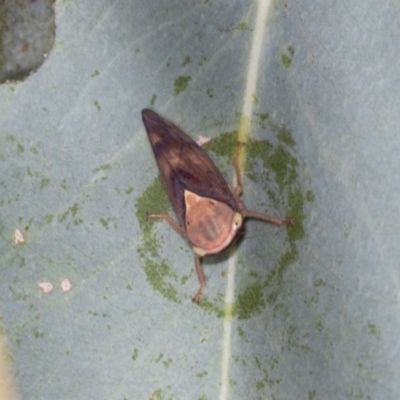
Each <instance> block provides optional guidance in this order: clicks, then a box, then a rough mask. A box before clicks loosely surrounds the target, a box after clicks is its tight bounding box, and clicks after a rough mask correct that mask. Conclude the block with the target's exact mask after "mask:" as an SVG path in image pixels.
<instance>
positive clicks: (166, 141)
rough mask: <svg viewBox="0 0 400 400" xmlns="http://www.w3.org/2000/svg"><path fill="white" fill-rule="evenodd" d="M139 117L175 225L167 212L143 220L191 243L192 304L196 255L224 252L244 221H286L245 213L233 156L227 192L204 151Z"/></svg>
mask: <svg viewBox="0 0 400 400" xmlns="http://www.w3.org/2000/svg"><path fill="white" fill-rule="evenodd" d="M142 118H143V123H144V125H145V127H146V131H147V134H148V137H149V140H150V143H151V146H152V148H153V152H154V156H155V158H156V161H157V164H158V168H159V170H160V173H161V177H162V180H163V182H164V185H165V188H166V190H167V193H168V196H169V198H170V201H171V203H172V207H173V209H174V211H175V214H176V216H177V217H178V220H179V222H180V226H179V225H178V224H176V223H175V222H174V220H173V219H172V218H171V217H170V216H169V215H167V214H149V217H150V218H164V219H165V220H166V221H167V222H168V223H169V224H170V225H171V226H172V227H173V228H174V229H175V230H176V231H177V232H178V233H180V234H181V235H182V236H184V237H186V238H187V239H188V241H189V242H190V243H191V245H192V248H193V250H194V252H195V261H196V271H197V274H198V277H199V280H200V288H199V290H198V292H197V294H196V295H195V297H194V298H193V300H194V301H196V302H198V301H199V298H200V295H201V293H202V291H203V289H204V287H205V278H204V273H203V271H202V269H201V265H200V257H203V256H206V255H211V254H216V253H219V252H221V251H222V250H224V249H225V248H227V247H228V246H229V245H230V244H231V243H232V242H233V241H234V239H235V237H236V236H237V233H238V232H239V231H240V228H241V227H242V225H243V220H244V218H245V217H248V216H252V217H255V218H259V219H263V220H266V221H269V222H273V223H275V224H278V225H282V224H284V223H286V222H287V221H286V220H281V219H279V218H274V217H270V216H268V215H265V214H260V213H257V212H253V211H249V210H246V208H245V206H244V204H243V202H242V201H241V200H240V199H239V195H240V193H241V176H240V170H239V168H238V165H237V158H235V161H234V166H235V170H236V174H237V179H238V186H237V187H236V188H235V189H234V190H233V191H232V190H231V189H230V187H229V185H228V184H227V182H226V180H225V179H224V177H223V176H222V174H221V173H220V171H219V170H218V168H217V167H216V166H215V164H214V163H213V161H212V160H211V159H210V158H209V156H208V155H207V154H206V153H205V151H204V150H203V149H202V148H201V147H200V146H198V145H197V143H196V142H195V141H194V140H193V139H191V138H190V137H189V136H188V135H187V134H186V133H184V132H183V131H182V130H181V129H180V128H178V127H177V126H176V125H174V124H173V123H172V122H170V121H168V120H167V119H165V118H163V117H161V116H160V115H158V114H157V113H156V112H154V111H152V110H149V109H144V110H143V111H142ZM239 146H241V145H239ZM239 149H240V147H239Z"/></svg>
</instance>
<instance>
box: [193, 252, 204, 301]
mask: <svg viewBox="0 0 400 400" xmlns="http://www.w3.org/2000/svg"><path fill="white" fill-rule="evenodd" d="M194 262H195V265H196V272H197V277H198V278H199V282H200V287H199V290H198V291H197V293H196V294H195V295H194V297H193V298H192V301H193V302H194V303H200V296H201V294H202V293H203V290H204V288H205V287H206V277H205V276H204V272H203V268H201V264H200V256H198V255H197V254H196V255H195V256H194Z"/></svg>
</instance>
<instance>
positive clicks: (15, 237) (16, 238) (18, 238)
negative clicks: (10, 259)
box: [13, 229, 25, 244]
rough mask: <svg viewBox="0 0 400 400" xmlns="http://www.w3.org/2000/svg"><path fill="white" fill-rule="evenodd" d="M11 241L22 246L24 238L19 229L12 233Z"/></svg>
mask: <svg viewBox="0 0 400 400" xmlns="http://www.w3.org/2000/svg"><path fill="white" fill-rule="evenodd" d="M13 241H14V243H15V244H22V243H25V238H24V235H23V234H22V232H21V231H20V230H19V229H16V230H15V231H14V235H13Z"/></svg>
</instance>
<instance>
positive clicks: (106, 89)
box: [0, 0, 400, 399]
mask: <svg viewBox="0 0 400 400" xmlns="http://www.w3.org/2000/svg"><path fill="white" fill-rule="evenodd" d="M388 4H389V3H387V2H386V3H383V2H380V1H378V2H375V3H373V4H367V3H362V2H356V3H354V4H348V3H343V4H342V3H337V4H336V3H330V2H328V3H324V4H322V3H321V4H320V3H318V4H315V2H302V3H301V4H300V3H299V4H298V3H269V2H263V1H260V2H259V3H256V2H254V3H248V2H244V1H243V2H234V3H232V2H228V1H218V2H211V1H204V2H198V1H196V2H195V1H187V2H172V1H168V2H159V1H153V2H146V3H144V2H138V1H127V0H120V1H118V2H111V1H108V2H106V1H96V2H94V1H88V2H57V3H56V4H55V7H56V16H57V19H56V40H55V44H54V48H53V50H52V51H51V52H50V54H49V56H48V57H47V59H46V61H45V63H44V64H43V65H42V66H41V67H40V68H39V69H38V70H37V72H35V73H34V74H32V75H30V76H29V77H28V78H27V79H25V80H24V81H22V82H14V83H8V84H3V85H2V86H1V88H0V110H1V111H0V119H1V125H0V126H1V132H0V163H1V168H2V177H1V180H0V185H1V192H0V228H1V230H0V232H1V241H0V246H1V247H0V249H1V258H0V259H1V262H0V274H1V275H0V276H1V280H0V301H1V308H2V317H3V321H4V325H5V328H6V330H7V334H8V342H9V345H10V346H9V347H10V351H11V354H12V357H13V361H14V368H15V370H16V375H17V384H18V390H19V392H20V394H21V398H29V399H55V398H57V399H58V398H65V399H69V398H71V399H72V398H73V399H90V398H99V399H103V398H107V399H108V398H112V399H150V398H153V399H172V398H174V399H175V398H176V399H185V398H190V399H215V398H219V399H228V398H229V399H242V398H243V399H258V398H260V399H261V398H262V399H265V398H271V399H272V398H279V399H286V398H287V399H292V398H308V399H322V398H357V399H359V398H382V399H383V398H384V399H388V398H397V397H398V395H399V393H400V390H399V384H398V382H399V380H398V379H397V378H398V373H397V370H398V368H397V365H398V361H399V360H398V356H397V351H396V349H397V336H396V335H395V334H393V333H394V332H397V331H398V329H397V327H398V325H399V318H398V310H397V292H398V291H397V272H396V271H397V269H398V268H397V267H398V259H399V254H398V252H399V251H398V250H397V248H398V246H397V237H398V235H397V233H398V231H399V223H398V218H396V216H397V215H398V211H399V204H400V199H399V191H398V190H397V187H398V185H397V183H398V176H399V175H398V174H397V168H398V148H399V144H398V142H399V139H398V138H397V136H398V135H396V127H397V125H398V124H397V119H398V112H397V107H396V106H397V98H398V90H397V85H396V84H395V83H396V82H397V81H398V75H399V72H398V68H394V67H393V66H395V65H397V58H398V55H397V51H396V46H395V45H393V38H396V37H397V36H398V35H397V33H398V32H397V30H398V24H396V21H397V18H398V12H399V10H398V9H397V8H396V7H394V6H393V5H390V8H389V7H388ZM149 106H151V107H153V108H154V109H155V110H157V111H158V112H160V113H161V114H163V115H165V116H166V117H167V118H168V119H170V120H172V121H174V123H176V124H178V125H179V126H180V127H181V128H182V129H183V130H184V131H185V132H187V133H188V134H189V135H191V136H192V137H194V138H195V139H197V137H198V136H200V135H203V136H207V137H212V138H213V140H212V141H211V142H209V143H208V144H206V145H205V149H206V151H208V152H209V154H210V155H211V157H212V158H213V159H214V160H215V161H216V163H217V165H218V166H219V167H220V168H221V171H222V173H223V174H224V176H226V177H227V179H228V181H229V182H232V184H233V168H232V166H231V162H232V156H233V152H234V149H235V143H236V141H237V140H238V139H239V140H241V141H246V142H247V146H246V156H245V159H243V164H242V165H243V170H244V174H245V179H244V194H243V197H242V198H243V200H244V202H245V204H246V205H247V207H248V208H249V209H255V210H258V211H261V212H268V213H270V214H273V215H277V216H285V215H290V216H293V217H294V218H295V225H294V226H293V227H287V228H277V227H274V226H271V225H268V224H265V223H263V222H259V221H255V220H249V221H247V222H246V225H245V234H244V235H243V237H242V238H241V239H240V240H239V241H238V243H236V245H235V246H234V247H232V248H231V249H230V250H229V251H227V252H225V253H223V254H219V255H217V256H215V257H209V258H206V259H204V261H203V267H204V271H205V273H206V276H207V277H208V282H207V286H206V290H205V293H204V297H203V299H202V302H201V303H200V305H199V306H197V305H194V304H192V302H191V300H190V299H191V297H192V296H193V294H194V293H195V292H196V290H197V288H198V282H197V277H196V274H195V272H194V270H193V268H194V260H193V253H192V251H191V249H190V247H189V246H188V244H187V243H186V242H185V241H184V240H183V239H182V238H180V237H179V236H178V235H176V234H175V232H173V231H172V230H171V228H170V227H169V226H168V225H167V224H164V223H162V222H154V221H146V218H145V213H146V211H151V212H160V211H166V210H170V205H169V202H168V199H167V197H166V195H165V192H164V190H163V188H162V185H161V183H160V180H159V178H158V171H157V167H156V163H155V160H154V159H153V155H152V152H151V148H150V145H149V143H148V141H147V137H146V134H145V131H144V127H143V124H142V121H141V117H140V111H141V109H142V108H145V107H149ZM395 188H396V189H395ZM17 229H18V230H19V232H20V234H21V235H22V237H23V238H24V241H23V242H20V241H18V243H16V242H15V237H17V236H18V237H19V238H20V236H19V234H18V235H17V236H16V230H17ZM65 279H68V281H65ZM62 282H64V283H63V286H61V284H62ZM65 282H70V284H71V285H72V286H69V285H65ZM50 284H51V285H50ZM39 285H40V286H39ZM67 288H68V289H69V290H68V289H67ZM50 289H51V290H50ZM396 394H397V396H396Z"/></svg>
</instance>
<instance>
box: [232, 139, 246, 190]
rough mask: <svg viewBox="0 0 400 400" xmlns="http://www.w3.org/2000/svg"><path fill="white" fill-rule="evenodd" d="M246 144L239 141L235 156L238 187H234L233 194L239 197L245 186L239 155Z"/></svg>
mask: <svg viewBox="0 0 400 400" xmlns="http://www.w3.org/2000/svg"><path fill="white" fill-rule="evenodd" d="M245 145H246V143H243V142H238V146H237V149H236V153H235V157H234V158H233V168H234V169H235V174H236V187H235V188H234V189H233V194H234V195H235V196H236V197H237V198H239V196H240V195H241V194H242V188H243V181H242V171H240V166H239V157H240V150H241V149H242V147H244V146H245Z"/></svg>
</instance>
